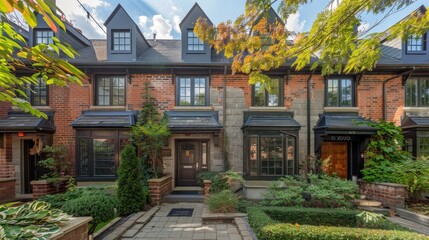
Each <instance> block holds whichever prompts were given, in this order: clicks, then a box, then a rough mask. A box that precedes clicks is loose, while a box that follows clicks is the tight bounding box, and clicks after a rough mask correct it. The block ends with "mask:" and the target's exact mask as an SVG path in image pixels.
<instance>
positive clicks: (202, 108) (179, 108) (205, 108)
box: [173, 106, 214, 112]
mask: <svg viewBox="0 0 429 240" xmlns="http://www.w3.org/2000/svg"><path fill="white" fill-rule="evenodd" d="M173 110H174V111H201V112H204V111H213V110H214V109H213V107H212V106H175V107H174V108H173Z"/></svg>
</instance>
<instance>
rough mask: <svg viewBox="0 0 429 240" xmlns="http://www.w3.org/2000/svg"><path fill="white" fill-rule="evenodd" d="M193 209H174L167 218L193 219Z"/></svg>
mask: <svg viewBox="0 0 429 240" xmlns="http://www.w3.org/2000/svg"><path fill="white" fill-rule="evenodd" d="M192 213H194V209H193V208H173V209H171V211H170V212H169V213H168V215H167V217H192Z"/></svg>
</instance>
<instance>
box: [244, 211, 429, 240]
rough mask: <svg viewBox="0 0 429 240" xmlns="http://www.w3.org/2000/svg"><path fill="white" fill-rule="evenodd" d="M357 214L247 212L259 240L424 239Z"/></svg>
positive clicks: (421, 236)
mask: <svg viewBox="0 0 429 240" xmlns="http://www.w3.org/2000/svg"><path fill="white" fill-rule="evenodd" d="M359 212H360V211H354V210H344V209H317V208H292V207H258V208H251V209H249V212H248V217H249V223H250V225H251V226H252V228H253V229H254V230H255V232H256V234H257V236H258V238H259V239H304V240H305V239H315V240H316V239H427V236H424V235H421V234H418V233H414V232H410V231H407V230H405V229H404V228H402V227H401V226H399V225H396V224H393V223H390V222H388V221H387V220H385V219H382V221H379V222H377V223H368V224H365V223H362V222H360V221H359V220H358V216H357V214H358V213H359Z"/></svg>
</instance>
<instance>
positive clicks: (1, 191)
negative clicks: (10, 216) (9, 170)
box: [0, 178, 16, 202]
mask: <svg viewBox="0 0 429 240" xmlns="http://www.w3.org/2000/svg"><path fill="white" fill-rule="evenodd" d="M15 182H16V180H15V178H0V202H8V201H12V200H14V199H15Z"/></svg>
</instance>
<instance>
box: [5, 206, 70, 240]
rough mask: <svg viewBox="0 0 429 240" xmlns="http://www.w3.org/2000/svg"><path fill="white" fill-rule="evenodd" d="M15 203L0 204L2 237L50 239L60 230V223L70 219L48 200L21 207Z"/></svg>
mask: <svg viewBox="0 0 429 240" xmlns="http://www.w3.org/2000/svg"><path fill="white" fill-rule="evenodd" d="M13 204H14V203H12V204H4V205H0V239H40V240H43V239H49V237H50V236H51V235H52V234H54V233H57V232H59V231H60V229H61V228H60V227H59V226H58V224H59V223H61V222H65V221H68V220H69V219H70V216H69V215H67V214H65V213H63V212H62V211H61V210H58V209H52V208H51V205H50V204H49V203H46V202H39V201H34V202H31V203H25V204H23V205H21V206H19V207H13Z"/></svg>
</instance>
